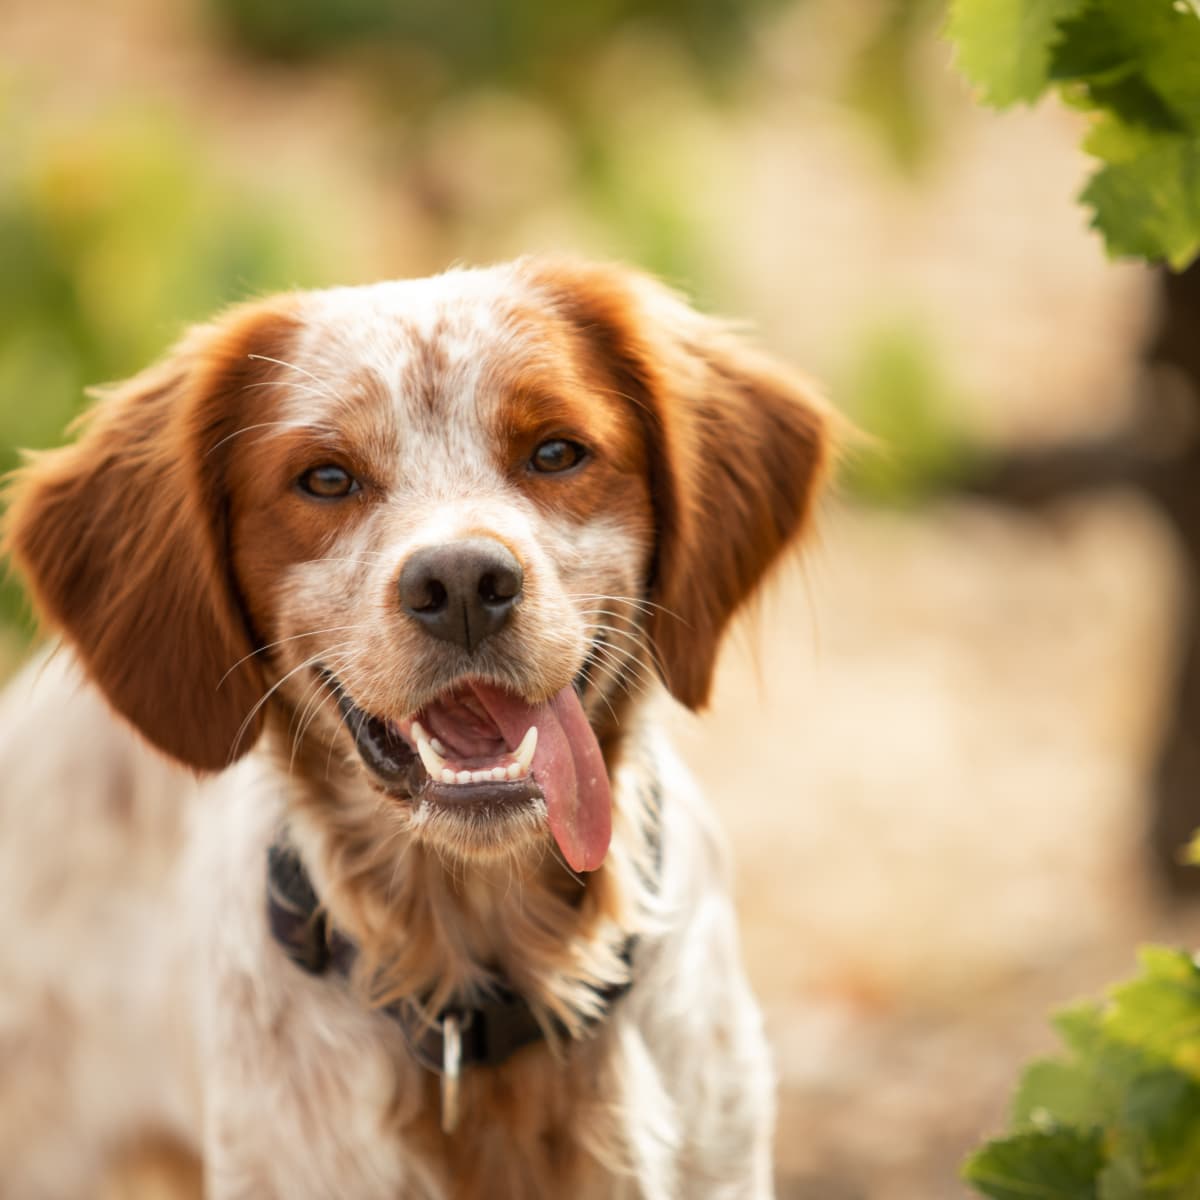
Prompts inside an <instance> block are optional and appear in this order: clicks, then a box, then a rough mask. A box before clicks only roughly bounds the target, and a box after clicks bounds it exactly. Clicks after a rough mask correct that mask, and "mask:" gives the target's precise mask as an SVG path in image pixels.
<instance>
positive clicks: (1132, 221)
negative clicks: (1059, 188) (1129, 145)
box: [1080, 134, 1200, 270]
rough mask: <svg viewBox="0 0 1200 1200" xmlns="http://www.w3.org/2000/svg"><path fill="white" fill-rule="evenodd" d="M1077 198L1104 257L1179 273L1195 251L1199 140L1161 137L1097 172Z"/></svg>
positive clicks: (1199, 223)
mask: <svg viewBox="0 0 1200 1200" xmlns="http://www.w3.org/2000/svg"><path fill="white" fill-rule="evenodd" d="M1080 199H1081V200H1082V201H1083V202H1084V203H1085V204H1086V205H1088V206H1089V207H1090V208H1091V209H1092V211H1093V218H1092V225H1093V226H1094V227H1095V228H1096V229H1098V230H1100V232H1101V233H1102V234H1103V235H1104V240H1105V243H1106V244H1107V247H1108V252H1109V253H1110V254H1112V255H1114V256H1117V257H1120V256H1126V255H1131V256H1134V257H1141V258H1147V259H1150V260H1152V261H1154V260H1158V259H1165V260H1166V261H1167V262H1169V263H1170V264H1171V266H1172V267H1174V268H1175V269H1176V270H1182V269H1183V268H1184V267H1186V266H1187V264H1188V263H1189V262H1191V260H1192V259H1193V258H1194V257H1195V256H1196V254H1197V252H1200V137H1193V136H1186V135H1182V134H1160V135H1158V136H1155V137H1153V138H1150V139H1147V142H1146V144H1145V145H1144V146H1143V148H1142V149H1141V151H1140V152H1137V153H1133V154H1131V155H1130V156H1129V157H1126V158H1122V159H1120V160H1118V161H1114V162H1109V163H1107V164H1106V165H1105V166H1103V167H1101V168H1100V170H1099V171H1097V172H1096V174H1094V175H1093V176H1092V178H1091V181H1090V182H1089V183H1088V185H1087V187H1086V188H1085V189H1084V191H1083V193H1082V195H1081V197H1080Z"/></svg>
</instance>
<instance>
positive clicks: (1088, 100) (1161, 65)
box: [949, 0, 1200, 270]
mask: <svg viewBox="0 0 1200 1200" xmlns="http://www.w3.org/2000/svg"><path fill="white" fill-rule="evenodd" d="M949 33H950V36H951V37H952V38H953V39H954V40H955V41H956V42H957V45H958V55H959V62H960V65H961V66H962V69H963V71H964V72H965V73H966V74H967V76H968V77H969V78H971V79H972V80H973V81H974V82H975V83H977V84H979V85H980V87H981V88H982V90H983V94H984V98H985V99H986V100H987V101H988V102H989V103H992V104H994V105H997V106H999V107H1003V106H1004V105H1007V104H1012V103H1014V102H1015V101H1017V100H1025V101H1032V100H1034V99H1036V98H1037V97H1038V96H1039V95H1041V94H1042V92H1044V91H1046V90H1047V89H1048V88H1050V87H1052V86H1055V87H1057V89H1058V91H1059V94H1060V95H1061V96H1062V98H1063V99H1064V101H1065V102H1067V103H1068V104H1070V105H1071V106H1072V107H1074V108H1078V109H1081V110H1083V111H1085V112H1089V113H1091V114H1092V115H1093V116H1094V118H1095V125H1094V128H1093V130H1092V132H1091V133H1090V134H1089V136H1088V137H1087V139H1086V141H1085V147H1086V148H1087V149H1088V150H1089V152H1090V153H1092V154H1094V155H1095V156H1096V157H1098V158H1099V159H1100V160H1101V166H1100V168H1099V169H1098V170H1097V171H1096V172H1095V173H1094V174H1093V176H1092V178H1091V180H1090V181H1089V183H1088V185H1087V187H1086V188H1085V190H1084V192H1083V194H1082V196H1081V197H1080V198H1081V200H1082V201H1083V202H1084V203H1085V204H1086V205H1088V206H1089V207H1090V208H1091V209H1092V225H1093V227H1094V228H1096V229H1098V230H1099V231H1100V233H1101V234H1102V235H1103V237H1104V239H1105V243H1106V245H1107V247H1108V251H1109V253H1110V254H1112V255H1114V256H1126V255H1128V256H1133V257H1140V258H1146V259H1150V260H1151V261H1157V260H1165V261H1166V262H1168V263H1170V264H1171V266H1173V267H1175V268H1176V269H1178V270H1181V269H1182V268H1183V267H1185V266H1187V264H1188V263H1189V262H1190V261H1191V260H1192V259H1193V258H1194V257H1195V256H1196V254H1197V253H1200V3H1198V2H1197V0H1137V2H1136V3H1133V2H1131V0H954V2H953V7H952V10H951V18H950V24H949Z"/></svg>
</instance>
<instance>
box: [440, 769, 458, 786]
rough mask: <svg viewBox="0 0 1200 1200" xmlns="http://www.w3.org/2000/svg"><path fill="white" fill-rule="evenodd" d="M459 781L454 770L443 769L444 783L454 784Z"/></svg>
mask: <svg viewBox="0 0 1200 1200" xmlns="http://www.w3.org/2000/svg"><path fill="white" fill-rule="evenodd" d="M457 779H458V776H457V775H455V773H454V772H453V771H452V770H450V768H449V767H446V768H444V769H443V771H442V782H443V783H454V782H455V781H456V780H457Z"/></svg>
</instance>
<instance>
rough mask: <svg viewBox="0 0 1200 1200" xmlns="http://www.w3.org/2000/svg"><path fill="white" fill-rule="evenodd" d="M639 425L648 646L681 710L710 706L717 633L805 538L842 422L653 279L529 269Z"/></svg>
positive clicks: (593, 270) (563, 268)
mask: <svg viewBox="0 0 1200 1200" xmlns="http://www.w3.org/2000/svg"><path fill="white" fill-rule="evenodd" d="M530 269H531V270H532V272H533V275H534V278H535V280H536V281H537V282H538V283H539V284H540V285H541V286H543V287H546V288H548V289H549V290H550V291H551V292H552V294H553V295H554V296H555V298H556V300H557V302H558V305H559V307H560V309H561V310H562V312H563V313H564V314H565V315H567V316H568V317H569V318H570V319H571V320H572V321H573V322H574V323H575V324H576V325H577V326H578V328H579V330H580V331H581V333H582V334H583V335H584V336H585V338H586V339H587V342H588V344H589V345H590V346H591V348H592V351H593V353H594V354H595V355H597V356H598V359H599V362H600V364H601V365H602V367H603V369H604V370H606V371H607V373H608V374H609V377H610V378H612V379H613V381H614V382H613V390H614V391H615V392H616V393H617V394H619V395H623V396H625V397H626V398H628V399H629V400H630V401H631V402H632V405H631V407H632V408H633V411H634V412H635V414H636V417H637V419H638V420H639V421H640V422H641V423H642V425H643V427H644V429H645V434H646V439H647V445H648V447H649V451H650V459H651V493H652V498H653V503H654V509H655V520H656V525H657V542H656V552H655V562H654V565H653V572H652V578H651V580H650V592H649V598H650V599H651V600H652V601H653V602H654V603H655V604H656V605H658V606H660V607H656V608H654V609H653V615H652V616H651V618H650V635H651V637H652V639H653V642H654V645H655V648H656V650H657V655H658V664H659V669H660V671H661V672H662V673H663V675H664V679H665V682H666V684H667V686H668V687H669V688H670V690H671V692H672V694H673V695H674V696H675V697H676V699H678V700H680V701H681V702H682V703H683V704H686V705H687V706H688V707H689V708H699V707H701V706H702V705H703V704H704V703H705V702H706V701H707V699H708V696H709V692H710V690H711V686H712V675H713V668H714V666H715V663H716V656H717V650H718V647H719V644H720V640H721V635H722V633H723V632H724V630H725V628H726V626H727V625H728V623H729V620H730V618H731V617H732V616H733V614H734V613H735V612H736V611H737V610H738V608H739V607H740V606H741V605H742V603H743V602H744V601H745V600H746V599H747V598H748V597H749V596H750V594H751V593H752V592H753V591H754V589H755V588H756V587H757V585H758V584H759V582H760V581H761V580H762V578H763V576H764V575H765V574H766V572H767V570H768V569H769V568H770V567H771V565H772V564H773V563H774V562H775V561H776V559H777V558H778V557H779V555H780V554H781V552H782V551H783V550H784V549H785V547H787V546H788V544H789V543H791V542H792V541H793V539H795V538H796V537H797V536H798V535H799V534H800V533H801V531H802V530H803V528H804V526H805V523H806V520H807V518H808V515H809V511H810V509H811V507H812V501H813V497H814V495H815V493H816V491H817V489H818V485H819V483H820V481H821V479H822V477H823V474H824V472H825V468H826V466H827V463H828V461H829V459H830V457H831V449H830V442H831V438H830V433H829V430H830V427H831V424H832V418H831V415H830V413H829V411H828V410H827V409H826V407H825V406H824V404H823V403H822V402H821V401H820V400H818V399H817V398H816V397H815V396H814V395H813V393H812V392H811V391H809V390H808V389H807V388H806V387H805V385H804V384H803V383H802V382H801V381H800V380H799V379H798V378H797V377H796V376H795V375H794V374H793V373H791V372H790V371H788V370H786V369H785V368H783V367H781V366H779V365H777V364H775V363H774V362H772V361H771V360H770V359H769V358H767V357H766V356H765V355H762V354H760V353H759V352H757V351H756V350H754V349H753V348H752V347H750V346H749V345H747V344H746V343H745V342H743V341H742V340H740V339H739V338H738V337H736V336H735V335H734V334H733V332H732V331H731V330H730V329H729V327H728V326H726V325H724V324H722V323H721V322H719V321H716V320H714V319H712V318H710V317H705V316H702V315H701V314H700V313H697V312H696V311H694V310H693V309H691V308H690V307H689V306H688V305H686V304H685V303H684V302H683V301H682V300H680V299H679V298H678V297H677V296H676V295H675V294H674V293H672V292H670V291H668V290H667V289H666V288H665V287H663V286H662V285H660V284H658V283H655V282H654V281H653V280H651V279H649V278H647V277H645V276H643V275H639V274H637V273H635V272H631V271H627V270H625V269H623V268H619V267H590V266H585V265H580V264H573V263H572V264H549V265H547V264H536V263H535V264H531V268H530Z"/></svg>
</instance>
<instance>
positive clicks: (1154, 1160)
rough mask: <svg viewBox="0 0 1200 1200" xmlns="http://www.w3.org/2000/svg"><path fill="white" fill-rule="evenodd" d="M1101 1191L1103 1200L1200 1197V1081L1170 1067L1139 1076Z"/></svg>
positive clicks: (1120, 1123) (1186, 1199) (1191, 1199)
mask: <svg viewBox="0 0 1200 1200" xmlns="http://www.w3.org/2000/svg"><path fill="white" fill-rule="evenodd" d="M1100 1195H1101V1198H1102V1200H1137V1198H1145V1197H1155V1198H1156V1200H1196V1198H1197V1197H1200V1084H1197V1083H1196V1081H1195V1080H1193V1079H1190V1078H1188V1076H1186V1075H1184V1074H1181V1073H1180V1072H1178V1071H1173V1070H1169V1069H1165V1070H1159V1071H1153V1072H1149V1073H1147V1074H1145V1075H1142V1076H1140V1077H1139V1078H1137V1079H1135V1080H1134V1081H1133V1083H1132V1084H1131V1086H1130V1088H1129V1091H1128V1094H1127V1096H1126V1097H1125V1102H1124V1105H1123V1108H1122V1112H1121V1115H1120V1118H1119V1121H1118V1124H1117V1130H1116V1137H1115V1138H1114V1142H1113V1150H1112V1161H1111V1163H1110V1164H1109V1166H1108V1167H1107V1168H1106V1169H1105V1171H1104V1173H1103V1175H1102V1178H1101V1181H1100Z"/></svg>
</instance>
